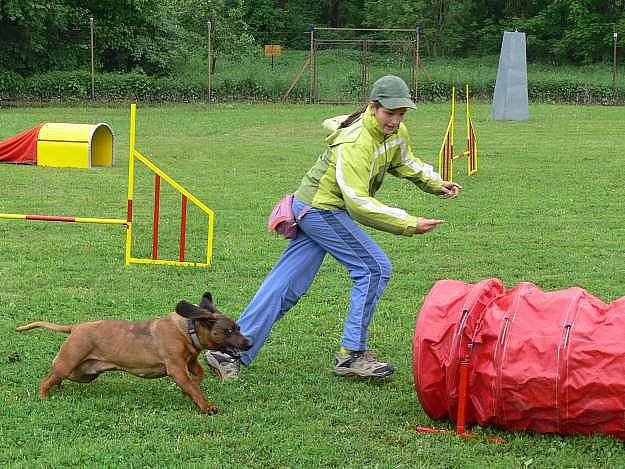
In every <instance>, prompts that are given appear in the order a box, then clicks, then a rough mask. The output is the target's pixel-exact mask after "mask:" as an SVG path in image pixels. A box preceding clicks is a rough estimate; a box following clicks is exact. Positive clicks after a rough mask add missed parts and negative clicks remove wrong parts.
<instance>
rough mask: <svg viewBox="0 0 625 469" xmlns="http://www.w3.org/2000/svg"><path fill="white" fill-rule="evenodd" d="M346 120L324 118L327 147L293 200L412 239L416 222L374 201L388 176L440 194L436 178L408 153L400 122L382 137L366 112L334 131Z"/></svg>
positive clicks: (339, 117) (441, 182) (399, 210)
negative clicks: (340, 211) (341, 212)
mask: <svg viewBox="0 0 625 469" xmlns="http://www.w3.org/2000/svg"><path fill="white" fill-rule="evenodd" d="M345 117H346V116H338V117H335V118H332V119H327V120H326V121H325V122H324V127H326V128H327V129H328V130H330V131H332V134H331V135H329V136H328V137H327V138H326V143H327V145H328V148H327V149H326V151H325V152H324V153H323V154H322V155H321V156H320V157H319V158H318V159H317V162H316V163H315V165H314V166H313V167H312V168H311V169H310V171H308V173H306V175H305V176H304V178H303V179H302V182H301V184H300V186H299V189H298V190H297V191H296V192H295V196H296V197H297V198H298V199H300V200H301V201H302V202H304V203H306V204H308V205H310V206H311V207H315V208H321V209H326V210H332V209H344V210H347V212H348V213H349V215H350V216H351V217H352V218H353V219H354V220H356V221H358V222H359V223H362V224H363V225H366V226H370V227H372V228H376V229H378V230H382V231H387V232H389V233H395V234H401V235H405V236H411V235H413V234H414V233H415V228H416V226H417V218H416V217H414V216H412V215H410V214H408V213H407V212H405V211H404V210H402V209H399V208H394V207H389V206H388V205H385V204H383V203H382V202H380V201H379V200H377V199H376V198H375V193H376V192H377V191H378V189H379V188H380V186H381V185H382V181H383V180H384V175H385V174H386V173H387V172H388V173H391V174H392V175H393V176H396V177H400V178H405V179H408V180H410V181H412V182H413V183H414V184H415V185H417V186H418V187H419V188H420V189H421V190H424V191H426V192H430V193H432V194H441V189H440V188H441V185H442V184H443V181H442V180H441V177H440V176H439V175H438V174H437V173H436V172H435V171H434V170H433V169H432V166H430V165H428V164H425V163H424V162H423V161H421V160H420V159H419V158H417V157H416V156H414V155H413V153H412V150H411V148H410V138H409V135H408V129H407V128H406V126H405V125H404V123H403V122H402V123H401V124H400V126H399V129H398V131H397V133H396V134H394V135H387V134H385V133H384V132H383V131H382V129H381V128H380V126H379V125H378V123H377V121H376V119H375V116H374V115H373V113H372V112H371V111H370V109H369V108H367V110H366V111H365V112H363V113H362V114H361V115H360V117H359V118H358V119H357V120H356V121H355V122H354V123H352V124H351V125H350V126H349V127H346V128H343V129H339V128H338V126H339V124H340V123H341V122H342V121H343V120H344V119H345Z"/></svg>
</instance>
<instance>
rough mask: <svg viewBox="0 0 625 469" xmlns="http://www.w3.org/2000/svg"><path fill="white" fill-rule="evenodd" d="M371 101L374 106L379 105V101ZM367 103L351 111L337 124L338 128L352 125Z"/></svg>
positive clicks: (365, 108) (364, 109)
mask: <svg viewBox="0 0 625 469" xmlns="http://www.w3.org/2000/svg"><path fill="white" fill-rule="evenodd" d="M372 103H373V106H374V107H376V108H378V107H380V103H379V102H378V101H372ZM368 105H369V104H365V105H364V106H362V107H360V108H359V109H358V110H356V111H354V112H352V113H351V114H350V115H349V116H347V117H346V118H345V120H344V121H343V122H341V123H340V124H339V129H344V128H345V127H349V126H350V125H352V124H353V123H354V122H355V121H356V120H358V118H359V117H360V116H361V115H362V113H363V112H365V111H366V110H367V106H368Z"/></svg>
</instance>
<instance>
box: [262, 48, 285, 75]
mask: <svg viewBox="0 0 625 469" xmlns="http://www.w3.org/2000/svg"><path fill="white" fill-rule="evenodd" d="M281 53H282V46H281V45H279V44H265V57H271V70H273V58H274V57H276V56H278V55H280V54H281Z"/></svg>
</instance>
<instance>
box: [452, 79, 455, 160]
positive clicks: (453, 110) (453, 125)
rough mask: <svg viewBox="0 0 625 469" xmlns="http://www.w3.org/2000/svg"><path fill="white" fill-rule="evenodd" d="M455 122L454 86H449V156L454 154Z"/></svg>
mask: <svg viewBox="0 0 625 469" xmlns="http://www.w3.org/2000/svg"><path fill="white" fill-rule="evenodd" d="M455 122H456V87H455V86H452V87H451V156H452V158H453V156H454V127H455Z"/></svg>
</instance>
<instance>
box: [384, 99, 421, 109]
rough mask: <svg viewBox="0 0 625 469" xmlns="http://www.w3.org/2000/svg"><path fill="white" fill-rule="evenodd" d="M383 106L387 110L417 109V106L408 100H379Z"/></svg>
mask: <svg viewBox="0 0 625 469" xmlns="http://www.w3.org/2000/svg"><path fill="white" fill-rule="evenodd" d="M378 101H379V102H380V104H381V105H382V106H384V107H385V108H386V109H399V108H401V107H406V108H409V109H416V108H417V106H416V105H415V103H413V102H412V100H411V99H408V98H382V99H379V100H378Z"/></svg>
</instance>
